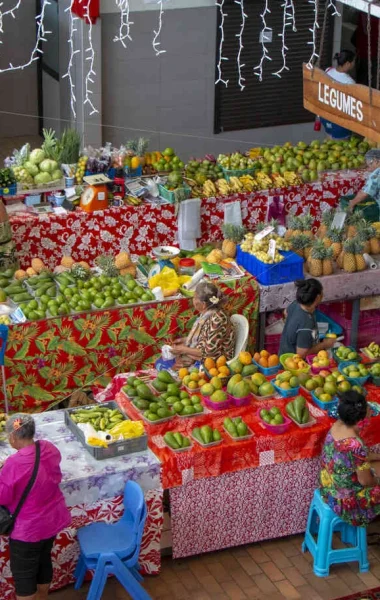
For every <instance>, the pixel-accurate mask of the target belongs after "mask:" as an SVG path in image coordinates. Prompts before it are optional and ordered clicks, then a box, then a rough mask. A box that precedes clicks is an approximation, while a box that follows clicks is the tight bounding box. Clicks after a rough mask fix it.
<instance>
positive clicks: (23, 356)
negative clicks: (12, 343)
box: [13, 341, 30, 360]
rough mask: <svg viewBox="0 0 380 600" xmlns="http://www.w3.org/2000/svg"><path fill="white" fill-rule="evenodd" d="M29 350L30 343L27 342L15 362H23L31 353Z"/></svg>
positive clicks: (16, 355) (15, 356)
mask: <svg viewBox="0 0 380 600" xmlns="http://www.w3.org/2000/svg"><path fill="white" fill-rule="evenodd" d="M29 348H30V342H28V341H26V342H24V343H23V345H22V346H21V348H20V350H19V351H18V352H17V354H15V355H14V357H13V358H14V360H21V359H23V358H26V357H27V355H28V352H29Z"/></svg>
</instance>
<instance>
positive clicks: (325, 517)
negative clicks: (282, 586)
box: [302, 490, 369, 577]
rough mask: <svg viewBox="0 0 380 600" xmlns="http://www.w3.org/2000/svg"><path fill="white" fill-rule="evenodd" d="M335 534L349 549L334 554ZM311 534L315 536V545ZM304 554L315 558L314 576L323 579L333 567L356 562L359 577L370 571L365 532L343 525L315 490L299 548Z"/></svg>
mask: <svg viewBox="0 0 380 600" xmlns="http://www.w3.org/2000/svg"><path fill="white" fill-rule="evenodd" d="M337 531H339V532H340V534H341V539H342V542H344V543H345V544H351V547H349V548H339V549H338V550H333V548H332V537H333V533H334V532H337ZM313 534H314V535H317V541H315V538H314V536H313ZM306 550H309V552H310V554H311V555H312V556H313V558H314V573H315V574H316V575H317V576H318V577H326V576H327V575H328V574H329V571H330V565H332V564H338V563H346V562H353V561H358V563H359V570H360V572H361V573H366V572H367V571H369V562H368V554H367V530H366V528H365V527H354V526H353V525H349V524H348V523H345V522H344V521H342V519H340V518H339V517H338V515H336V514H335V513H334V511H333V510H332V509H331V508H330V507H329V505H328V504H326V502H324V501H323V500H322V496H321V494H320V491H319V490H315V492H314V496H313V499H312V501H311V505H310V510H309V517H308V520H307V526H306V531H305V539H304V541H303V544H302V552H306Z"/></svg>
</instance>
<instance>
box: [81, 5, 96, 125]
mask: <svg viewBox="0 0 380 600" xmlns="http://www.w3.org/2000/svg"><path fill="white" fill-rule="evenodd" d="M90 4H91V0H87V4H86V8H85V11H84V17H85V19H86V20H87V22H88V48H86V50H85V52H88V53H89V55H88V56H86V60H88V61H89V63H90V64H89V67H88V70H87V74H86V78H85V82H84V88H85V99H84V103H83V104H84V105H86V104H87V105H88V107H89V110H90V116H91V115H94V114H95V113H98V112H99V111H98V109H97V108H96V107H95V105H94V103H93V101H92V100H91V95H92V94H93V91H92V90H91V89H90V83H95V81H94V79H93V77H95V76H96V73H95V70H94V65H95V50H94V46H93V43H92V19H91V16H90Z"/></svg>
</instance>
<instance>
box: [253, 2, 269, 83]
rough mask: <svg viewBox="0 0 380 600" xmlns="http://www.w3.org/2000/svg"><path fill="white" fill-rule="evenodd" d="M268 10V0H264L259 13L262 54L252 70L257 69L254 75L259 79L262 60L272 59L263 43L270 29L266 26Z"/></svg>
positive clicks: (261, 71)
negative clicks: (261, 26)
mask: <svg viewBox="0 0 380 600" xmlns="http://www.w3.org/2000/svg"><path fill="white" fill-rule="evenodd" d="M270 12H271V11H270V10H269V0H265V7H264V11H263V12H262V13H261V15H260V16H261V20H262V22H263V28H262V30H261V34H260V36H261V48H262V55H261V60H260V62H259V64H258V65H257V66H256V67H254V69H253V70H254V71H258V72H257V73H255V75H256V76H257V77H258V78H259V81H262V80H263V64H264V60H272V59H271V57H270V56H269V54H268V50H267V47H266V45H265V41H266V40H265V34H266V32H267V31H270V30H271V29H270V27H268V26H267V23H266V16H267V15H269V14H270Z"/></svg>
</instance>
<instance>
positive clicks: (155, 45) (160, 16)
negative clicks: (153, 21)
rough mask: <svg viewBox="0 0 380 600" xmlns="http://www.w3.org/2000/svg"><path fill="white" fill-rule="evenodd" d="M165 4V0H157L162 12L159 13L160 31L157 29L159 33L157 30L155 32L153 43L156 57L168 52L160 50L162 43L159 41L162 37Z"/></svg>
mask: <svg viewBox="0 0 380 600" xmlns="http://www.w3.org/2000/svg"><path fill="white" fill-rule="evenodd" d="M163 3H164V0H157V4H158V6H159V9H160V12H159V15H158V29H157V31H156V30H154V31H153V33H154V38H153V42H152V45H153V50H154V51H155V53H156V56H159V55H160V54H164V52H166V50H160V49H159V46H161V42H158V41H157V40H158V39H159V37H160V35H161V30H162V18H163V15H164V7H163Z"/></svg>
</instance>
